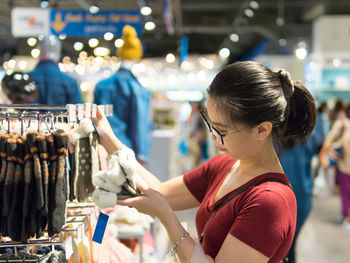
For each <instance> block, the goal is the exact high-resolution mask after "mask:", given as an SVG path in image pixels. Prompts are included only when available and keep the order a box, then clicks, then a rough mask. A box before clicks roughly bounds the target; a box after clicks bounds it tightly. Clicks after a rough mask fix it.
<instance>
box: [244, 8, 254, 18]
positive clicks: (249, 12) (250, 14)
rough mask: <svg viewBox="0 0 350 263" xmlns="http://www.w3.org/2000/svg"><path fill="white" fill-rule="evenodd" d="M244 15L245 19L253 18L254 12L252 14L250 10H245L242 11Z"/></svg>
mask: <svg viewBox="0 0 350 263" xmlns="http://www.w3.org/2000/svg"><path fill="white" fill-rule="evenodd" d="M244 14H245V15H246V16H247V17H253V16H254V12H253V10H251V9H250V8H247V9H246V10H244Z"/></svg>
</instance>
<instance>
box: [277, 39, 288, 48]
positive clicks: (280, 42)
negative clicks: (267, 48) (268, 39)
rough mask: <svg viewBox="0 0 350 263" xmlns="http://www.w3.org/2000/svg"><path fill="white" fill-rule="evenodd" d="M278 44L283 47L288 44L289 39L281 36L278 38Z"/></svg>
mask: <svg viewBox="0 0 350 263" xmlns="http://www.w3.org/2000/svg"><path fill="white" fill-rule="evenodd" d="M278 44H279V45H280V46H282V47H285V46H286V45H287V40H286V39H285V38H280V39H279V40H278Z"/></svg>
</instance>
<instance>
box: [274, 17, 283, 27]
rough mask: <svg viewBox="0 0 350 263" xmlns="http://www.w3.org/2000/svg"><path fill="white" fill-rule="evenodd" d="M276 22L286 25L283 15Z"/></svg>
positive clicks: (279, 24)
mask: <svg viewBox="0 0 350 263" xmlns="http://www.w3.org/2000/svg"><path fill="white" fill-rule="evenodd" d="M276 24H277V25H278V26H284V18H283V17H278V18H277V19H276Z"/></svg>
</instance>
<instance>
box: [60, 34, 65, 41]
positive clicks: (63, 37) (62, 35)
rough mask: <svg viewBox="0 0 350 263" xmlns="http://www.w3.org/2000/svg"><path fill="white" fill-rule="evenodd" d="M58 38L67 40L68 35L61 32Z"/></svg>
mask: <svg viewBox="0 0 350 263" xmlns="http://www.w3.org/2000/svg"><path fill="white" fill-rule="evenodd" d="M58 38H59V39H60V40H65V39H66V38H67V35H66V34H59V36H58Z"/></svg>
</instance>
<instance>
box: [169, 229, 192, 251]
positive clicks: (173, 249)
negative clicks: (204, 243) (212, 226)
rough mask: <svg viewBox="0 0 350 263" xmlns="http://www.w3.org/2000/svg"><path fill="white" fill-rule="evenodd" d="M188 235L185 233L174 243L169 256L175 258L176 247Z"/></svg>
mask: <svg viewBox="0 0 350 263" xmlns="http://www.w3.org/2000/svg"><path fill="white" fill-rule="evenodd" d="M189 235H190V234H189V233H188V232H185V234H184V235H183V236H182V237H180V238H179V239H178V240H177V241H176V242H175V244H174V245H173V247H172V248H171V250H170V253H171V256H173V257H175V254H176V248H177V246H178V245H179V244H180V243H181V241H183V240H184V239H185V238H186V237H188V236H189Z"/></svg>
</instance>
